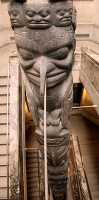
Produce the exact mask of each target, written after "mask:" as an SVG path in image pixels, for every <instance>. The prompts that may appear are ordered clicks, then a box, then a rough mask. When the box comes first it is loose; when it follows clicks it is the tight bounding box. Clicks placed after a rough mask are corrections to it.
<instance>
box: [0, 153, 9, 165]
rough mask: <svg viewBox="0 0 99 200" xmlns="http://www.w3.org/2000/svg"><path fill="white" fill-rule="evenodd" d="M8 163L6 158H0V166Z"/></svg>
mask: <svg viewBox="0 0 99 200" xmlns="http://www.w3.org/2000/svg"><path fill="white" fill-rule="evenodd" d="M7 163H8V156H7V155H6V156H4V155H3V156H0V166H5V165H7Z"/></svg>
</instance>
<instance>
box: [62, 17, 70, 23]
mask: <svg viewBox="0 0 99 200" xmlns="http://www.w3.org/2000/svg"><path fill="white" fill-rule="evenodd" d="M60 21H61V22H64V23H69V22H70V18H62V19H61V20H60Z"/></svg>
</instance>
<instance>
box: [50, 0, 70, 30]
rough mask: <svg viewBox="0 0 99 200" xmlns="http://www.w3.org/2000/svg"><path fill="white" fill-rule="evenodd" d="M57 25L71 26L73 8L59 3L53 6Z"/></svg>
mask: <svg viewBox="0 0 99 200" xmlns="http://www.w3.org/2000/svg"><path fill="white" fill-rule="evenodd" d="M53 13H54V24H55V26H65V27H66V26H70V25H71V24H72V9H71V8H69V6H67V5H65V4H61V3H57V4H56V6H54V7H53Z"/></svg>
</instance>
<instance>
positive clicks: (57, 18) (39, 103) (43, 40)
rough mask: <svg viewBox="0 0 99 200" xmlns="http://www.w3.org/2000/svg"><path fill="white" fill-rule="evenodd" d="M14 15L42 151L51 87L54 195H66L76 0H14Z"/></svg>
mask: <svg viewBox="0 0 99 200" xmlns="http://www.w3.org/2000/svg"><path fill="white" fill-rule="evenodd" d="M9 15H10V19H11V25H12V29H13V30H14V34H15V41H16V46H17V51H18V56H19V65H20V67H21V70H22V73H23V74H24V77H25V86H26V95H27V99H28V105H29V109H30V111H31V113H32V117H33V122H34V124H35V134H36V137H37V141H38V143H39V144H40V146H41V155H42V157H44V156H43V154H44V151H43V148H42V146H43V144H44V94H45V93H44V91H45V86H46V88H47V95H46V105H47V106H46V132H47V162H48V185H49V187H50V188H51V191H52V194H53V199H54V200H66V199H67V198H66V196H67V182H68V149H69V135H70V133H69V123H70V121H69V117H70V113H71V108H72V99H73V80H72V74H71V71H72V65H73V61H74V50H75V28H76V20H75V10H74V8H73V0H12V1H11V2H10V5H9Z"/></svg>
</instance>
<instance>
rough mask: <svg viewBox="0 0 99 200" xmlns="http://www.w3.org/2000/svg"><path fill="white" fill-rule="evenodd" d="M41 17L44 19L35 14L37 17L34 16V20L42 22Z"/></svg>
mask: <svg viewBox="0 0 99 200" xmlns="http://www.w3.org/2000/svg"><path fill="white" fill-rule="evenodd" d="M41 19H42V18H41V17H40V16H39V15H35V17H34V21H35V22H40V21H41Z"/></svg>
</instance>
